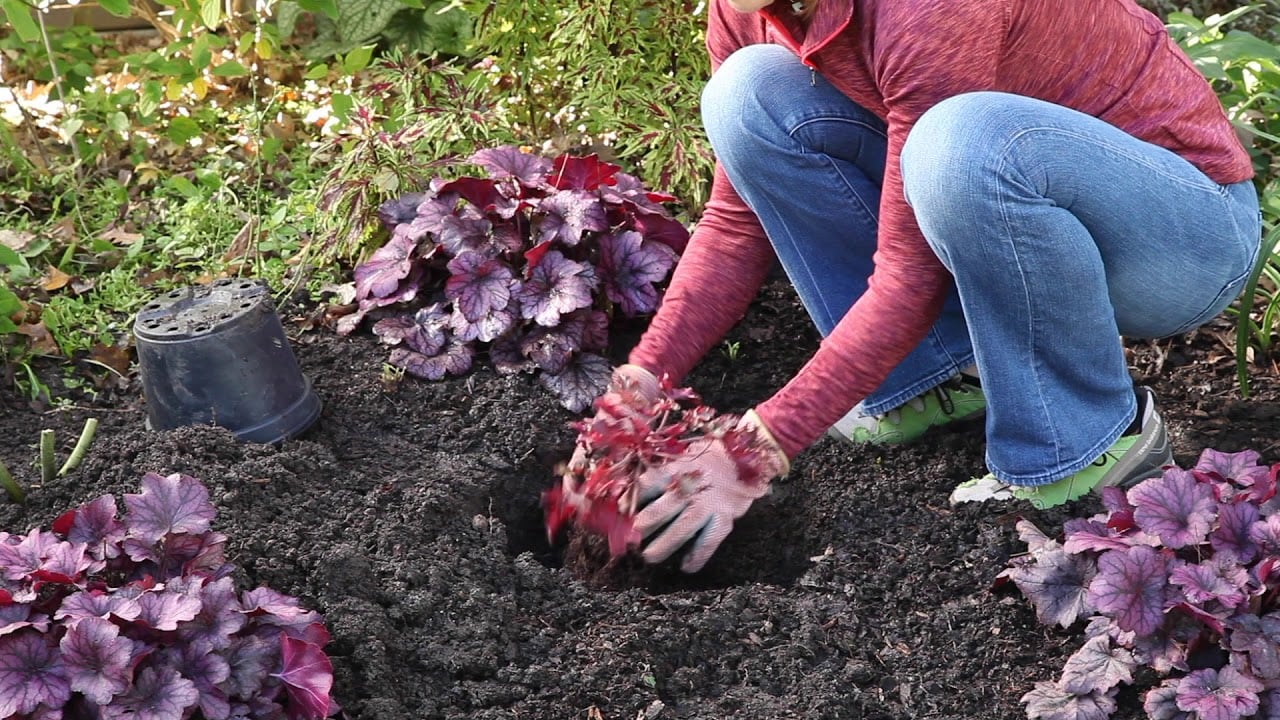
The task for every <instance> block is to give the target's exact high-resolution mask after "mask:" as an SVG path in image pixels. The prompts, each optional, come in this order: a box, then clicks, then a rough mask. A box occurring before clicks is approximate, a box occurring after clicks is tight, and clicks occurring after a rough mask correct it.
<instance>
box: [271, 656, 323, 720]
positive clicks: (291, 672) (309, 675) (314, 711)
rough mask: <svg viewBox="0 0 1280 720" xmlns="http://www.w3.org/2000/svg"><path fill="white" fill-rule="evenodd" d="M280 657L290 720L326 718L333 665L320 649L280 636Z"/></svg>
mask: <svg viewBox="0 0 1280 720" xmlns="http://www.w3.org/2000/svg"><path fill="white" fill-rule="evenodd" d="M280 643H281V644H280V656H281V658H282V660H283V661H284V671H283V672H281V673H280V674H279V675H278V677H279V678H280V679H281V680H283V681H284V684H285V692H286V693H288V695H289V706H288V715H289V718H290V720H319V718H324V717H327V716H328V715H329V691H330V689H331V688H332V687H333V664H332V663H331V662H330V661H329V658H328V657H327V656H326V655H325V654H324V652H323V651H321V650H320V648H319V647H317V646H315V645H313V644H311V643H308V642H303V641H301V640H295V639H293V638H290V637H284V636H281V640H280Z"/></svg>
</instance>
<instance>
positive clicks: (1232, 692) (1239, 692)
mask: <svg viewBox="0 0 1280 720" xmlns="http://www.w3.org/2000/svg"><path fill="white" fill-rule="evenodd" d="M1262 689H1263V686H1262V683H1260V682H1258V681H1257V680H1255V679H1253V678H1251V677H1248V676H1246V675H1244V674H1242V673H1240V672H1239V671H1238V670H1236V669H1235V668H1233V667H1231V666H1230V665H1228V666H1226V667H1224V668H1222V670H1214V669H1212V668H1205V669H1203V670H1195V671H1193V672H1191V673H1190V674H1188V675H1187V676H1186V677H1184V678H1182V681H1181V682H1179V683H1178V693H1177V701H1178V708H1179V709H1181V710H1186V711H1188V712H1194V713H1196V714H1197V717H1198V718H1199V720H1239V718H1244V717H1249V716H1251V715H1253V714H1254V713H1256V712H1257V711H1258V693H1260V692H1262Z"/></svg>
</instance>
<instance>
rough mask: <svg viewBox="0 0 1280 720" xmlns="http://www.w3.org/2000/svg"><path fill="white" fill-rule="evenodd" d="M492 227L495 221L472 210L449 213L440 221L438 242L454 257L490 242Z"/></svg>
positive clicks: (437, 235)
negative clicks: (456, 213) (458, 213)
mask: <svg viewBox="0 0 1280 720" xmlns="http://www.w3.org/2000/svg"><path fill="white" fill-rule="evenodd" d="M492 229H493V223H491V222H489V219H488V218H486V217H484V216H483V215H475V214H474V213H471V212H464V213H462V214H461V215H448V216H446V217H444V218H443V219H442V220H441V221H440V232H439V233H437V234H436V242H437V243H439V244H440V247H442V248H444V251H445V252H446V253H447V254H448V255H449V256H450V257H453V256H455V255H461V254H462V253H464V252H466V251H468V250H476V249H478V248H481V247H483V246H484V245H486V244H487V243H488V242H489V231H490V230H492Z"/></svg>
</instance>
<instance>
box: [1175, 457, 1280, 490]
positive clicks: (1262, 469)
mask: <svg viewBox="0 0 1280 720" xmlns="http://www.w3.org/2000/svg"><path fill="white" fill-rule="evenodd" d="M1259 457H1261V456H1260V455H1259V454H1258V453H1257V452H1254V451H1253V450H1245V451H1243V452H1237V453H1224V452H1218V451H1217V450H1213V449H1208V448H1206V449H1205V450H1204V451H1203V452H1201V453H1200V459H1199V460H1198V461H1197V462H1196V466H1195V467H1194V468H1192V470H1198V471H1200V472H1204V473H1213V474H1214V475H1217V476H1218V477H1219V478H1221V479H1223V480H1231V481H1233V482H1235V483H1236V484H1237V485H1243V486H1246V487H1248V486H1250V485H1253V484H1254V483H1255V482H1258V481H1259V480H1265V479H1266V477H1267V475H1268V474H1270V469H1269V468H1268V467H1267V466H1265V465H1259V464H1258V458H1259Z"/></svg>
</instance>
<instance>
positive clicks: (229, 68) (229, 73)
mask: <svg viewBox="0 0 1280 720" xmlns="http://www.w3.org/2000/svg"><path fill="white" fill-rule="evenodd" d="M213 74H214V75H217V76H218V77H244V76H245V75H248V74H249V70H248V68H246V67H245V66H244V65H242V64H240V62H239V61H238V60H228V61H226V62H224V63H222V64H221V65H219V66H218V67H216V68H214V69H213Z"/></svg>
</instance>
